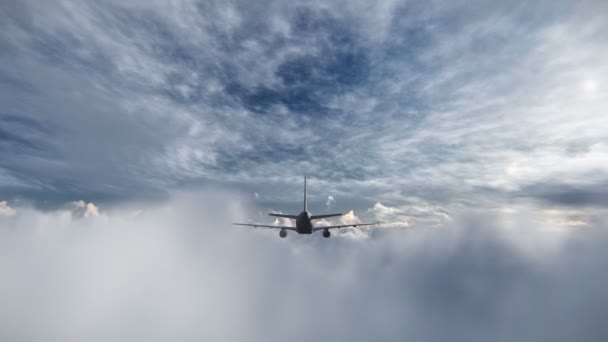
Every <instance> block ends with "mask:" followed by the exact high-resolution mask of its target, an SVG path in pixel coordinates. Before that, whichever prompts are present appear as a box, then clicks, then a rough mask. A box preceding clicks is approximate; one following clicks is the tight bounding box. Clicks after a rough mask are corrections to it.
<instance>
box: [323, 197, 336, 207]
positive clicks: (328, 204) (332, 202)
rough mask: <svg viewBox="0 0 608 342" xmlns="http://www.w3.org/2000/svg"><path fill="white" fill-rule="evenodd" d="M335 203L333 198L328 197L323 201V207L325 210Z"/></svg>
mask: <svg viewBox="0 0 608 342" xmlns="http://www.w3.org/2000/svg"><path fill="white" fill-rule="evenodd" d="M335 202H336V200H335V199H334V196H332V195H329V196H327V201H325V206H326V207H327V208H329V207H331V206H332V205H333V204H334V203H335Z"/></svg>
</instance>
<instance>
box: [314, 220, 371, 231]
mask: <svg viewBox="0 0 608 342" xmlns="http://www.w3.org/2000/svg"><path fill="white" fill-rule="evenodd" d="M378 224H380V222H374V223H353V224H340V225H337V226H324V227H322V226H319V227H313V228H312V231H313V232H316V231H318V230H323V229H333V228H348V227H353V228H354V227H361V226H375V225H378Z"/></svg>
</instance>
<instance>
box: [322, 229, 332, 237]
mask: <svg viewBox="0 0 608 342" xmlns="http://www.w3.org/2000/svg"><path fill="white" fill-rule="evenodd" d="M330 236H331V233H330V232H329V229H323V237H324V238H328V237H330Z"/></svg>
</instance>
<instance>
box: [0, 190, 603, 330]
mask: <svg viewBox="0 0 608 342" xmlns="http://www.w3.org/2000/svg"><path fill="white" fill-rule="evenodd" d="M243 203H245V202H243V201H242V200H239V199H238V197H234V195H229V194H227V193H225V192H217V191H208V192H207V195H205V196H201V195H188V194H180V195H176V196H174V197H172V199H171V200H169V201H167V202H165V203H164V204H162V205H160V204H159V205H153V206H150V205H147V206H146V209H145V210H144V211H143V212H142V211H139V210H138V208H141V206H142V205H141V204H130V205H125V206H122V207H120V208H115V209H114V210H113V211H110V212H101V213H100V215H96V216H88V217H87V216H86V215H84V216H82V215H77V214H74V213H75V212H76V211H77V210H75V208H66V209H62V210H59V211H52V212H49V211H45V212H41V211H38V210H35V209H26V208H22V209H21V210H19V211H18V212H17V213H16V215H14V216H12V217H10V218H9V217H0V225H1V227H2V229H1V230H0V234H1V236H0V247H1V248H0V256H1V257H0V267H1V268H2V270H3V272H2V274H1V275H0V300H1V301H2V303H3V305H2V307H1V308H0V317H1V318H2V319H1V320H0V322H1V323H0V338H1V339H2V340H10V341H21V340H45V341H65V340H87V341H127V340H133V339H145V340H149V341H174V340H185V341H191V340H192V341H194V340H201V339H203V340H204V339H221V340H224V341H242V340H248V341H268V340H286V339H289V340H295V341H310V340H319V339H332V340H340V341H353V340H355V341H364V340H370V339H381V340H400V341H402V340H406V339H416V340H419V341H431V340H432V341H435V340H445V339H450V340H453V341H487V340H493V341H513V340H519V341H538V340H555V341H572V340H584V341H601V340H604V339H606V337H608V330H606V326H605V324H604V319H603V318H604V317H605V316H606V314H608V312H607V311H606V310H607V309H606V308H608V302H607V299H608V293H607V290H606V287H605V286H604V284H605V283H606V281H607V280H608V273H607V272H606V269H605V267H604V266H605V265H603V260H605V259H606V257H607V255H606V251H605V244H606V243H607V242H608V236H607V235H606V229H605V228H606V227H605V226H603V225H601V224H597V225H595V226H593V227H587V228H585V229H583V230H578V231H571V230H555V229H554V228H553V227H552V226H550V225H542V224H539V221H537V220H536V219H535V217H534V216H533V215H531V216H529V217H523V216H519V217H518V219H513V218H512V217H510V216H504V215H502V216H501V215H493V216H488V215H484V216H476V215H467V216H465V217H459V218H458V219H457V220H455V221H454V222H452V223H450V224H447V225H445V226H441V227H437V226H418V227H417V228H415V229H408V230H386V229H385V230H383V229H377V230H373V231H371V232H369V234H368V235H360V234H357V235H353V234H352V233H348V232H345V233H342V234H338V236H335V237H332V238H330V239H324V238H322V237H321V236H320V235H312V236H308V237H306V236H304V237H303V236H298V237H294V236H288V238H287V239H280V238H279V237H278V236H277V234H276V232H275V231H270V230H255V229H248V228H235V227H231V226H230V224H229V222H230V221H231V220H232V219H234V217H238V216H241V215H245V214H247V212H248V211H250V210H252V209H253V208H250V209H247V208H246V207H244V206H243ZM76 209H77V208H76Z"/></svg>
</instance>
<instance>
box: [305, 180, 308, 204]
mask: <svg viewBox="0 0 608 342" xmlns="http://www.w3.org/2000/svg"><path fill="white" fill-rule="evenodd" d="M304 211H308V198H306V175H305V176H304Z"/></svg>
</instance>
